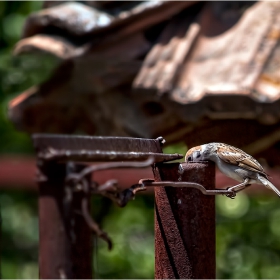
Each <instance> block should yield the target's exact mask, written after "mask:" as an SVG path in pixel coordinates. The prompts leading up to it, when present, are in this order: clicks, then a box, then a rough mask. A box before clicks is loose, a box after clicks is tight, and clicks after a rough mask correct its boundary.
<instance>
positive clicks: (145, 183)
mask: <svg viewBox="0 0 280 280" xmlns="http://www.w3.org/2000/svg"><path fill="white" fill-rule="evenodd" d="M138 185H139V186H142V187H146V188H147V187H174V188H194V189H197V190H199V191H201V193H203V194H204V195H226V196H227V197H230V198H234V197H235V196H236V193H237V191H236V192H235V191H233V190H228V189H214V190H206V189H205V188H204V186H202V185H200V184H197V183H194V182H173V181H160V182H154V180H153V179H141V180H140V181H139V184H138Z"/></svg>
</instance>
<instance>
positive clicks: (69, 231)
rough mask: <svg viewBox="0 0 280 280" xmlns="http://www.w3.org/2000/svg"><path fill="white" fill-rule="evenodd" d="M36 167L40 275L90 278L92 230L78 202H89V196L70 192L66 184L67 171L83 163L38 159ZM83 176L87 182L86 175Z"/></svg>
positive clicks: (73, 169)
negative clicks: (37, 169) (37, 170)
mask: <svg viewBox="0 0 280 280" xmlns="http://www.w3.org/2000/svg"><path fill="white" fill-rule="evenodd" d="M38 168H39V174H38V175H39V176H38V183H39V277H40V278H41V279H59V278H71V279H75V278H76V279H81V278H84V279H90V278H92V233H91V231H90V228H89V227H88V225H87V224H86V222H85V219H84V217H83V216H82V215H81V203H82V201H85V200H86V201H87V202H89V199H90V197H89V195H87V194H85V193H78V194H75V195H73V193H72V189H71V187H70V186H66V185H65V178H66V176H67V173H71V172H73V171H77V170H81V169H82V168H84V166H83V165H76V164H73V163H57V162H55V161H49V162H44V161H41V160H39V161H38ZM84 180H87V181H88V183H90V177H89V176H87V177H86V178H85V179H84ZM86 207H88V208H89V207H90V206H89V204H87V205H86ZM88 211H89V210H88Z"/></svg>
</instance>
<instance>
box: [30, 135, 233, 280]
mask: <svg viewBox="0 0 280 280" xmlns="http://www.w3.org/2000/svg"><path fill="white" fill-rule="evenodd" d="M33 142H34V146H35V149H36V151H37V157H38V170H39V172H38V183H39V228H40V231H39V232H40V233H39V235H40V236H39V237H40V244H39V248H40V252H39V271H40V278H92V266H91V263H92V232H93V233H95V234H96V235H97V236H98V237H100V238H102V239H103V240H104V241H106V242H107V244H108V248H109V249H111V248H112V244H113V242H112V240H111V239H110V237H109V235H108V234H107V233H106V232H104V231H103V230H102V229H101V228H100V227H99V225H98V224H97V223H96V222H95V221H94V219H93V218H92V217H91V215H90V208H91V205H90V196H91V195H94V194H99V195H103V196H106V197H109V198H110V199H111V200H113V201H114V202H116V203H117V205H119V206H121V207H123V206H125V205H126V204H127V203H128V202H129V201H130V200H131V199H133V198H134V197H135V195H136V193H137V192H139V191H144V190H145V189H146V188H148V187H155V196H156V197H155V198H156V200H155V201H156V203H155V252H156V269H155V277H156V278H214V277H215V207H214V196H213V195H217V194H224V195H227V196H229V197H233V196H234V195H235V194H234V193H233V192H230V191H228V190H216V189H215V188H214V178H215V172H214V167H213V165H212V164H210V163H209V162H202V163H196V164H187V163H164V162H168V161H172V160H175V159H180V158H182V157H183V156H182V155H179V154H163V153H162V145H163V143H164V139H163V138H162V137H159V138H157V139H138V138H126V137H89V136H67V135H50V134H35V135H33ZM89 162H102V163H100V164H97V165H89V164H88V163H89ZM147 166H151V167H152V168H153V171H154V176H155V179H142V180H140V181H139V182H138V183H136V184H134V185H133V186H131V187H130V188H129V189H126V190H122V191H121V190H120V188H119V187H118V183H117V181H116V180H115V179H113V178H108V181H107V182H105V183H104V184H102V185H99V184H98V183H97V182H94V181H91V178H92V176H91V175H92V173H94V172H97V171H99V170H105V169H116V168H144V167H147ZM203 263H206V264H207V268H205V267H203V269H202V266H203Z"/></svg>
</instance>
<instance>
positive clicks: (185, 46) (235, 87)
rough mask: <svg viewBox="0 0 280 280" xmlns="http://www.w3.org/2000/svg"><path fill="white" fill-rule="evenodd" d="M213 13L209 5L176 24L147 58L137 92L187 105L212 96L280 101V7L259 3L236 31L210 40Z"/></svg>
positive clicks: (278, 5)
mask: <svg viewBox="0 0 280 280" xmlns="http://www.w3.org/2000/svg"><path fill="white" fill-rule="evenodd" d="M214 8H215V4H213V3H210V4H208V5H206V6H205V8H204V9H203V10H202V12H201V13H200V15H199V19H196V20H194V21H192V22H191V23H189V22H188V20H187V18H184V19H183V20H181V21H177V22H176V20H173V21H172V22H171V23H170V26H169V27H167V28H166V30H165V31H164V33H163V34H162V38H161V39H160V40H159V42H158V43H157V44H156V45H155V46H154V47H153V49H152V50H151V51H150V53H149V54H148V55H147V57H146V59H145V61H144V63H143V67H142V69H141V71H140V72H139V74H138V76H137V77H136V79H135V81H134V87H135V88H142V89H143V88H144V89H155V90H156V91H157V92H158V93H159V94H162V93H166V92H168V93H169V94H170V98H171V99H172V100H174V101H176V102H179V103H182V104H188V103H193V102H197V101H200V100H202V99H203V98H204V97H205V96H211V95H247V96H249V97H251V98H253V99H254V100H256V101H259V102H267V101H269V102H272V101H275V100H277V99H279V97H280V70H279V69H280V68H279V65H280V64H279V62H280V58H279V53H280V45H279V38H280V17H279V12H280V2H278V1H277V2H268V1H265V2H259V3H256V4H254V5H252V6H251V7H250V8H248V9H247V10H246V11H245V12H244V13H243V15H242V16H241V17H240V19H239V20H238V21H237V22H236V23H235V24H234V25H233V26H232V27H231V28H229V29H228V30H226V31H225V32H222V33H220V34H218V35H215V36H208V35H207V33H209V29H210V30H211V28H212V29H214V28H217V26H215V24H212V25H211V24H209V21H207V20H206V19H207V18H210V19H212V18H215V15H213V13H214ZM212 23H213V22H212ZM219 24H223V22H222V21H220V22H219ZM170 30H172V32H170ZM166 37H168V38H169V40H166Z"/></svg>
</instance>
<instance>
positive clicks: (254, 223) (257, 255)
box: [216, 193, 280, 279]
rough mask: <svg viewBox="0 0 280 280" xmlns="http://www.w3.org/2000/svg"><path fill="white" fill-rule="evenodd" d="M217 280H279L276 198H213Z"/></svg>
mask: <svg viewBox="0 0 280 280" xmlns="http://www.w3.org/2000/svg"><path fill="white" fill-rule="evenodd" d="M216 202H217V212H218V213H217V229H216V230H217V246H216V248H217V278H236V279H237V278H239V279H241V278H242V279H243V278H246V279H249V278H266V279H271V278H274V279H277V278H279V273H280V269H279V262H280V238H279V237H280V208H279V198H278V197H277V196H274V195H271V196H256V197H248V196H247V194H246V193H239V194H238V195H237V197H236V198H235V199H234V200H230V199H228V198H227V197H221V196H219V197H217V200H216Z"/></svg>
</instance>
